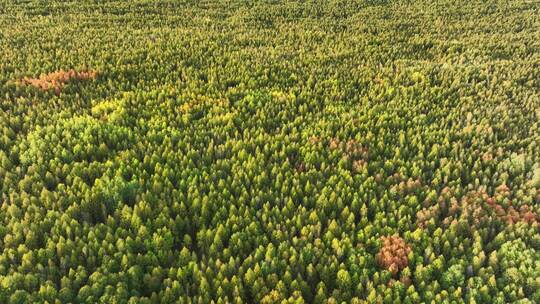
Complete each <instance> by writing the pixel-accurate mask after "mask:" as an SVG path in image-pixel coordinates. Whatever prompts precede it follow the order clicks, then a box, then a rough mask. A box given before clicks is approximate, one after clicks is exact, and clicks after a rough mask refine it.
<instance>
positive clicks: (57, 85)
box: [20, 69, 97, 94]
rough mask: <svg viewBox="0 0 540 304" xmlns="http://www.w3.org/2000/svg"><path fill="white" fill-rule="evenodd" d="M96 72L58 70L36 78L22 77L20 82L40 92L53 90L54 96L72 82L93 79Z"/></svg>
mask: <svg viewBox="0 0 540 304" xmlns="http://www.w3.org/2000/svg"><path fill="white" fill-rule="evenodd" d="M96 76H97V72H96V71H93V70H88V71H81V72H77V71H75V70H73V69H70V70H67V71H64V70H59V71H56V72H52V73H49V74H41V75H40V76H39V77H38V78H30V77H24V78H23V79H22V80H21V81H20V82H21V83H22V84H24V85H31V86H34V87H36V88H40V89H42V90H44V91H45V90H49V89H54V91H55V93H56V94H60V91H61V89H62V88H63V87H64V86H65V85H66V84H67V83H69V82H71V81H73V80H90V79H95V78H96Z"/></svg>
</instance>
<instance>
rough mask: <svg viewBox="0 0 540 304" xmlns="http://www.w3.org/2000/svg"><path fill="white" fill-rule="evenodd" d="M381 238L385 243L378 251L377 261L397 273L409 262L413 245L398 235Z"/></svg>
mask: <svg viewBox="0 0 540 304" xmlns="http://www.w3.org/2000/svg"><path fill="white" fill-rule="evenodd" d="M381 239H382V241H383V245H382V247H381V249H380V250H379V252H378V253H377V256H376V259H377V263H378V264H379V266H381V267H382V268H384V269H387V270H389V271H390V272H392V274H394V275H396V274H397V273H398V272H399V271H400V270H402V269H403V268H405V267H407V265H408V264H409V261H408V258H407V257H408V255H409V253H410V252H411V246H410V245H408V244H407V243H405V241H404V240H403V239H402V238H400V237H399V236H397V235H391V236H388V237H385V236H383V237H381Z"/></svg>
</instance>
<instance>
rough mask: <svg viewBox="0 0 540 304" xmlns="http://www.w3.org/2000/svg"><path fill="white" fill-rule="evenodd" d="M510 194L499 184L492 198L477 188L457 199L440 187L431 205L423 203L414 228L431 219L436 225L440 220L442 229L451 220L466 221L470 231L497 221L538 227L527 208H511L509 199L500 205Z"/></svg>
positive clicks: (532, 213) (531, 211) (533, 215)
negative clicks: (439, 192) (440, 189)
mask: <svg viewBox="0 0 540 304" xmlns="http://www.w3.org/2000/svg"><path fill="white" fill-rule="evenodd" d="M510 195H511V190H510V188H508V186H506V185H501V186H499V187H497V189H496V190H495V194H494V196H490V195H489V194H487V193H486V191H485V189H479V190H472V191H469V192H468V193H466V194H465V195H464V196H463V197H461V199H459V200H458V198H456V197H455V196H454V194H453V193H452V191H451V190H450V189H449V188H444V189H443V190H442V192H441V195H440V196H439V198H438V200H437V202H436V203H435V204H433V205H430V204H429V203H428V202H424V207H425V208H423V209H422V210H420V211H418V212H417V214H416V218H417V225H418V227H420V228H425V227H426V225H427V223H428V222H429V221H430V220H431V219H434V220H435V221H436V222H437V221H441V223H442V225H443V227H448V226H450V225H451V223H452V222H454V221H466V222H467V223H468V224H469V225H470V226H471V227H473V228H474V227H479V226H482V225H484V224H485V223H486V222H489V221H491V220H492V219H494V218H497V219H500V220H501V221H504V222H506V223H507V224H510V225H511V224H515V223H517V222H523V223H526V224H528V225H531V226H534V227H537V226H539V225H540V220H539V219H538V216H537V214H536V213H535V212H534V210H532V208H531V207H530V206H528V205H526V204H524V205H521V206H519V207H514V206H513V205H512V201H510V200H508V202H507V203H506V204H507V206H506V207H505V206H504V205H503V204H502V202H503V200H505V199H509V198H510ZM426 204H427V205H426Z"/></svg>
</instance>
